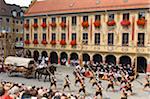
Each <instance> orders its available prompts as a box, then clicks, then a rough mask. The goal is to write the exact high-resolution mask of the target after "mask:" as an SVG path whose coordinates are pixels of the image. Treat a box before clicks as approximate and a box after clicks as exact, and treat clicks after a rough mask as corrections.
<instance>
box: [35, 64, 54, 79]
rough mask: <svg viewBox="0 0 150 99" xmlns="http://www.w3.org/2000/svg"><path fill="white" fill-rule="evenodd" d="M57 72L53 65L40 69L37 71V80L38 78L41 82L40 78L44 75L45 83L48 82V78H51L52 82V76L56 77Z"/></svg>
mask: <svg viewBox="0 0 150 99" xmlns="http://www.w3.org/2000/svg"><path fill="white" fill-rule="evenodd" d="M55 71H56V67H55V66H53V65H52V66H48V67H44V68H38V69H36V71H35V78H36V77H38V80H40V78H42V75H44V76H45V78H44V81H46V78H47V76H48V77H49V81H50V76H51V75H55ZM37 74H38V75H37Z"/></svg>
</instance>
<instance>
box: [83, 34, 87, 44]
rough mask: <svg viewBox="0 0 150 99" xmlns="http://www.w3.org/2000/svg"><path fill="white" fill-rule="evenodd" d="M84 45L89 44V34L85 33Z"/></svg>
mask: <svg viewBox="0 0 150 99" xmlns="http://www.w3.org/2000/svg"><path fill="white" fill-rule="evenodd" d="M82 44H88V33H83V41H82Z"/></svg>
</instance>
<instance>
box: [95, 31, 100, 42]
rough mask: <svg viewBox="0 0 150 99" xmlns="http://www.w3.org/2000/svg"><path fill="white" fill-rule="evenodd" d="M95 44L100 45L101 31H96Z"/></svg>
mask: <svg viewBox="0 0 150 99" xmlns="http://www.w3.org/2000/svg"><path fill="white" fill-rule="evenodd" d="M95 45H100V33H95Z"/></svg>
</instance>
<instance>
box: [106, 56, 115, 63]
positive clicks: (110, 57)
mask: <svg viewBox="0 0 150 99" xmlns="http://www.w3.org/2000/svg"><path fill="white" fill-rule="evenodd" d="M105 63H108V64H116V57H115V56H114V55H107V56H106V57H105Z"/></svg>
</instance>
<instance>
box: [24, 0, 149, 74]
mask: <svg viewBox="0 0 150 99" xmlns="http://www.w3.org/2000/svg"><path fill="white" fill-rule="evenodd" d="M149 5H150V2H149V0H143V1H141V0H59V1H56V0H34V1H33V2H32V4H31V5H30V7H29V8H28V10H27V12H26V14H25V22H24V40H25V41H24V43H25V49H26V51H27V55H28V57H34V59H35V60H38V57H39V56H40V55H41V56H44V57H49V60H50V62H51V63H56V64H59V63H61V61H62V59H66V60H67V62H68V64H70V63H71V62H72V61H73V60H77V61H78V62H79V63H82V62H94V63H96V62H103V63H105V62H106V63H114V64H130V65H135V66H136V68H137V71H138V72H146V71H149V68H150V65H149V64H150V25H149V24H150V7H149Z"/></svg>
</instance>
